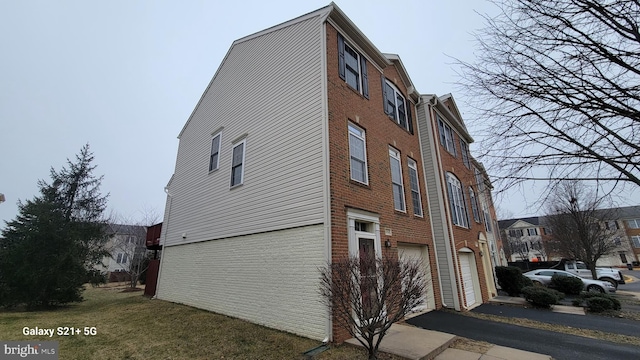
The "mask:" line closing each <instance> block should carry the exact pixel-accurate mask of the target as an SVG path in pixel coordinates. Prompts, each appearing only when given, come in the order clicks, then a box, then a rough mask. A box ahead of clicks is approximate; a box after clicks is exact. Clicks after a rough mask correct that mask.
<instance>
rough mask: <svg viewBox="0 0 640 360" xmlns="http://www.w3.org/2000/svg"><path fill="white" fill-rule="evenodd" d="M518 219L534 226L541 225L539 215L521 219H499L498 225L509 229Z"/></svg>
mask: <svg viewBox="0 0 640 360" xmlns="http://www.w3.org/2000/svg"><path fill="white" fill-rule="evenodd" d="M518 221H522V222H525V223H528V224H531V225H534V226H540V218H539V217H537V216H533V217H527V218H519V219H508V220H499V221H498V227H499V228H500V229H509V228H510V227H511V226H513V225H514V224H515V223H517V222H518Z"/></svg>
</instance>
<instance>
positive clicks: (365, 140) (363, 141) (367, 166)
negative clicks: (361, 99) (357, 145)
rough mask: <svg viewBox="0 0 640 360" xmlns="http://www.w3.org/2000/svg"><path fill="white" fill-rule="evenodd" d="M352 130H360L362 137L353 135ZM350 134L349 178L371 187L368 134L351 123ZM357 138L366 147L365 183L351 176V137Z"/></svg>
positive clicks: (349, 126)
mask: <svg viewBox="0 0 640 360" xmlns="http://www.w3.org/2000/svg"><path fill="white" fill-rule="evenodd" d="M351 128H354V129H355V130H359V131H360V132H361V134H362V135H360V134H356V133H353V132H352V131H351ZM348 132H349V178H350V179H351V180H353V181H357V182H359V183H361V184H365V185H369V164H368V163H367V134H366V131H365V130H364V129H362V128H361V127H359V126H357V125H356V124H354V123H352V122H349V125H348ZM352 135H353V136H355V137H356V138H357V139H359V140H362V143H363V147H364V182H362V181H360V180H358V179H354V178H353V176H352V175H351V158H352V155H351V136H352Z"/></svg>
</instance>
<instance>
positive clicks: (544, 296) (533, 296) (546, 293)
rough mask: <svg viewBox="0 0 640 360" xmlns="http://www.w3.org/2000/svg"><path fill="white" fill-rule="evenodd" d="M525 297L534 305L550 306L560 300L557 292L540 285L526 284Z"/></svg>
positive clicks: (523, 289)
mask: <svg viewBox="0 0 640 360" xmlns="http://www.w3.org/2000/svg"><path fill="white" fill-rule="evenodd" d="M522 293H523V294H524V298H525V299H526V300H527V301H528V302H530V303H531V304H532V305H533V306H537V307H543V308H548V307H549V306H551V305H553V304H555V303H557V302H558V300H559V299H558V297H557V295H556V292H555V291H553V290H551V289H547V288H543V287H540V286H526V287H524V288H522Z"/></svg>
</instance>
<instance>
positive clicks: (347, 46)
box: [344, 39, 362, 94]
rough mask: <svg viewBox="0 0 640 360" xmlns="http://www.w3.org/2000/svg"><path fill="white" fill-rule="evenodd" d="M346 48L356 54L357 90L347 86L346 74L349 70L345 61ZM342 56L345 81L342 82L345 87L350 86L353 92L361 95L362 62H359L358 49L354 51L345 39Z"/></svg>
mask: <svg viewBox="0 0 640 360" xmlns="http://www.w3.org/2000/svg"><path fill="white" fill-rule="evenodd" d="M347 48H349V49H351V50H352V51H353V52H354V53H356V63H357V64H358V69H357V72H358V84H357V88H354V87H353V86H351V84H349V82H348V81H347V74H346V72H347V71H349V69H348V68H347V66H348V65H347V59H346V57H347ZM344 56H345V59H344V66H345V68H344V71H345V79H344V81H345V83H346V84H347V85H349V86H351V88H353V89H354V90H355V91H357V92H359V93H361V94H362V65H361V63H360V62H361V61H362V60H361V57H362V55H360V52H359V51H358V49H356V48H355V47H353V46H351V44H349V43H348V42H347V39H345V40H344Z"/></svg>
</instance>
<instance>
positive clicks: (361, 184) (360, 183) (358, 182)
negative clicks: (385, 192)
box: [349, 178, 371, 190]
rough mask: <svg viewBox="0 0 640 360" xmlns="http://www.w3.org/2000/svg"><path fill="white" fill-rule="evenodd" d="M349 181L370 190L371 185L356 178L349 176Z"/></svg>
mask: <svg viewBox="0 0 640 360" xmlns="http://www.w3.org/2000/svg"><path fill="white" fill-rule="evenodd" d="M349 183H351V184H353V185H357V186H359V187H362V188H365V189H369V190H371V186H370V185H369V184H365V183H363V182H360V181H358V180H353V179H351V178H349Z"/></svg>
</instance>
